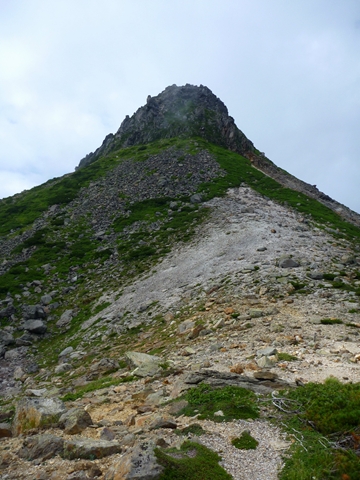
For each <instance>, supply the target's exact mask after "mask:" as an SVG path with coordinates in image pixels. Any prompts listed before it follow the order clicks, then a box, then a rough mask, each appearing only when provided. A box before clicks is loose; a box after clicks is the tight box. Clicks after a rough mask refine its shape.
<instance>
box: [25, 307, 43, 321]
mask: <svg viewBox="0 0 360 480" xmlns="http://www.w3.org/2000/svg"><path fill="white" fill-rule="evenodd" d="M23 315H24V318H25V320H37V319H41V318H45V317H46V313H45V310H44V309H43V307H42V306H41V305H25V306H24V310H23Z"/></svg>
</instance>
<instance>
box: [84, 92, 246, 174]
mask: <svg viewBox="0 0 360 480" xmlns="http://www.w3.org/2000/svg"><path fill="white" fill-rule="evenodd" d="M179 136H185V137H193V136H197V137H202V138H204V139H206V140H208V141H210V142H212V143H215V144H217V145H221V146H223V147H225V148H228V149H229V150H232V151H234V152H238V153H240V154H242V155H243V154H245V153H247V152H252V151H253V150H254V146H253V144H252V142H251V141H250V140H248V139H247V138H246V136H245V135H244V134H243V133H242V132H241V131H240V130H239V129H238V128H237V126H236V125H235V122H234V119H233V118H232V117H230V116H229V114H228V110H227V108H226V106H225V105H224V103H223V102H222V101H221V100H220V99H219V98H218V97H216V95H214V94H213V93H212V91H211V90H210V89H209V88H207V87H205V86H203V85H200V86H195V85H189V84H186V85H185V86H182V87H178V86H176V85H171V86H169V87H167V88H166V89H165V90H164V91H163V92H161V93H160V94H159V95H157V96H156V97H151V96H150V95H149V96H148V98H147V100H146V105H144V106H143V107H141V108H139V109H138V110H137V111H136V113H134V115H132V117H129V116H126V118H125V120H124V121H123V122H122V124H121V125H120V128H119V130H118V131H117V132H116V133H115V135H113V134H109V135H107V137H106V138H105V140H104V141H103V143H102V145H101V147H99V148H98V149H97V150H96V151H95V152H94V153H89V154H88V155H87V156H86V157H85V158H83V159H82V160H81V161H80V163H79V167H85V166H86V165H89V164H90V163H92V162H94V161H95V160H97V159H98V158H99V157H100V156H101V155H105V154H107V153H109V152H111V151H114V150H117V149H119V148H125V147H130V146H133V145H141V144H147V143H150V142H154V141H155V140H159V139H162V138H172V137H179Z"/></svg>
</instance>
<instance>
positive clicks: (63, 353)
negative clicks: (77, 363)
mask: <svg viewBox="0 0 360 480" xmlns="http://www.w3.org/2000/svg"><path fill="white" fill-rule="evenodd" d="M73 351H74V348H73V347H66V348H64V350H62V351H61V352H60V353H59V357H66V355H70V353H72V352H73Z"/></svg>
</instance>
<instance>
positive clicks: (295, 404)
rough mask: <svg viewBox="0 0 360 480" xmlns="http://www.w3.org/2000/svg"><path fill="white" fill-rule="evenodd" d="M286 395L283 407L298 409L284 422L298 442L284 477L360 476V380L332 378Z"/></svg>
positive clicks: (288, 479)
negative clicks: (356, 381)
mask: <svg viewBox="0 0 360 480" xmlns="http://www.w3.org/2000/svg"><path fill="white" fill-rule="evenodd" d="M283 394H284V397H283V398H282V399H281V400H282V405H286V406H287V408H286V409H287V410H293V413H289V414H287V415H286V418H285V419H283V422H285V423H286V425H287V431H288V433H289V435H290V437H291V438H293V440H294V443H293V445H292V446H291V448H290V453H291V457H288V458H287V459H286V463H285V467H284V469H283V470H282V472H281V475H280V479H281V480H307V479H311V478H318V479H320V478H324V479H325V478H326V479H329V480H335V479H340V478H341V479H347V480H356V479H357V478H360V462H359V458H358V456H357V453H358V449H359V441H360V436H359V433H360V384H359V383H357V384H350V383H349V384H341V383H340V382H339V381H338V380H337V379H334V378H329V379H327V380H326V381H325V383H324V384H315V383H308V384H306V385H305V386H304V387H301V388H297V389H294V390H291V391H288V392H283ZM284 416H285V415H284Z"/></svg>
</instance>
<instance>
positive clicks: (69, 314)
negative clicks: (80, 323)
mask: <svg viewBox="0 0 360 480" xmlns="http://www.w3.org/2000/svg"><path fill="white" fill-rule="evenodd" d="M73 316H74V311H73V310H65V312H64V313H63V314H62V315H61V317H60V318H59V320H58V321H57V322H56V326H57V327H59V328H63V327H67V326H68V325H69V323H70V322H71V320H72V318H73Z"/></svg>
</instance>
